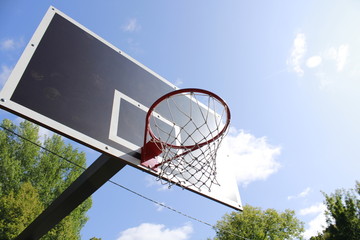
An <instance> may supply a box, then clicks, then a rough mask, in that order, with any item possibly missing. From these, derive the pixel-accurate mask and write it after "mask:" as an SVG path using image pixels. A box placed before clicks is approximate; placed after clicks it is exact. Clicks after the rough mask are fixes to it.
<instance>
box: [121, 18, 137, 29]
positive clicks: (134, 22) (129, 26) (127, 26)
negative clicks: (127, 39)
mask: <svg viewBox="0 0 360 240" xmlns="http://www.w3.org/2000/svg"><path fill="white" fill-rule="evenodd" d="M122 29H123V30H124V31H125V32H136V31H139V30H140V29H141V25H140V24H139V23H138V21H137V19H136V18H132V19H129V20H128V22H127V23H126V24H124V25H123V26H122Z"/></svg>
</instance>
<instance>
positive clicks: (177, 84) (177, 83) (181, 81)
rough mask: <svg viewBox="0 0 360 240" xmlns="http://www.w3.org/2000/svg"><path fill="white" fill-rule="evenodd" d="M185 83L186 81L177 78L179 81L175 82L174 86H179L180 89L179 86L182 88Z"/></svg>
mask: <svg viewBox="0 0 360 240" xmlns="http://www.w3.org/2000/svg"><path fill="white" fill-rule="evenodd" d="M183 83H184V81H183V80H182V79H181V78H177V79H176V80H175V83H174V85H175V86H177V87H179V86H181V85H182V84H183Z"/></svg>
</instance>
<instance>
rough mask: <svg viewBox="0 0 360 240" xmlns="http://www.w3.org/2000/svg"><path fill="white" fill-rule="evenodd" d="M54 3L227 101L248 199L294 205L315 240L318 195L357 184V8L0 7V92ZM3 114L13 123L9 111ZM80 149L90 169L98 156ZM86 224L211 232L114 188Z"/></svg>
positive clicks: (163, 234)
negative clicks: (83, 152) (86, 158)
mask: <svg viewBox="0 0 360 240" xmlns="http://www.w3.org/2000/svg"><path fill="white" fill-rule="evenodd" d="M50 5H53V6H54V7H56V8H58V9H59V10H60V11H62V12H64V13H65V14H67V15H68V16H70V17H71V18H73V19H74V20H76V21H77V22H79V23H81V24H82V25H84V26H85V27H87V28H88V29H90V30H91V31H93V32H95V33H96V34H98V35H99V36H101V37H102V38H104V39H106V40H107V41H108V42H110V43H112V44H113V45H115V46H116V47H118V48H120V49H121V50H123V51H124V52H126V53H127V54H128V55H130V56H132V57H133V58H135V59H136V60H138V61H139V62H141V63H142V64H144V65H145V66H147V67H149V68H150V69H152V70H153V71H155V72H156V73H158V74H160V75H161V76H163V77H164V78H166V79H167V80H168V81H170V82H172V83H174V84H176V85H177V86H179V87H180V88H185V87H196V88H204V89H207V90H210V91H213V92H215V93H217V94H218V95H220V96H222V97H223V98H224V99H225V100H226V101H227V103H228V104H229V106H230V108H231V111H232V123H231V127H232V129H231V131H230V133H229V135H228V138H227V139H226V141H225V143H224V145H225V146H224V149H226V151H225V152H226V153H224V154H226V155H229V164H231V165H232V166H234V169H236V176H237V181H238V185H239V190H240V193H241V198H242V202H243V203H244V204H250V205H252V206H258V207H262V208H264V209H266V208H275V209H277V210H280V211H283V210H285V209H287V208H290V209H293V210H295V211H296V214H297V216H298V218H300V219H301V220H303V221H304V222H305V223H306V225H305V227H306V233H305V236H306V237H310V236H312V234H315V233H316V231H318V230H320V229H321V224H323V223H324V217H323V211H324V206H323V204H322V201H323V196H322V194H321V192H320V191H325V192H327V193H330V192H333V191H334V190H335V189H337V188H351V187H353V186H354V184H355V181H356V180H359V174H358V172H359V170H360V161H359V155H360V153H359V147H358V145H359V140H358V136H359V135H360V125H359V122H360V109H359V107H358V102H359V100H360V99H359V96H360V95H359V94H360V71H359V69H360V68H359V67H360V57H359V56H360V44H359V42H360V29H359V28H358V24H357V23H358V22H359V21H360V18H359V15H358V12H359V10H360V3H359V2H358V1H355V0H342V1H340V0H339V1H336V0H330V1H329V0H318V1H310V0H306V1H292V2H289V1H284V0H277V1H275V0H274V1H266V2H265V1H251V2H250V1H240V0H239V1H235V0H233V1H222V2H219V1H212V0H211V1H205V0H201V1H196V2H195V1H189V0H185V1H177V2H175V1H164V0H162V1H160V0H159V1H140V0H139V1H115V0H112V1H98V0H91V1H84V0H79V1H76V2H75V1H69V0H62V1H46V0H44V1H25V0H11V1H10V0H2V1H1V2H0V82H1V85H3V84H4V82H5V81H6V79H7V77H8V76H9V74H10V72H11V70H12V69H13V67H14V66H15V64H16V62H17V60H18V59H19V57H20V55H21V53H22V51H23V50H24V48H25V46H26V44H27V42H28V41H29V40H30V38H31V36H32V34H33V32H34V31H35V29H36V27H37V25H38V24H39V22H40V21H41V19H42V17H43V15H44V14H45V12H46V11H47V9H48V7H49V6H50ZM0 117H1V118H4V117H8V118H11V119H14V120H17V117H16V116H13V115H10V114H9V113H6V112H5V111H2V110H1V112H0ZM17 121H18V120H17ZM43 132H44V133H47V134H49V132H47V131H45V130H43ZM76 146H78V147H79V148H80V149H82V150H84V151H85V152H86V153H87V154H88V162H89V164H90V163H91V162H92V161H94V159H95V158H96V157H97V156H98V153H96V152H95V151H93V150H90V149H87V148H85V147H82V146H80V145H78V144H76ZM113 180H114V181H116V182H119V183H120V184H122V185H124V186H126V187H129V188H130V189H132V190H134V191H136V192H139V193H141V194H144V195H146V196H147V197H149V198H151V199H154V200H156V201H158V202H161V203H164V204H166V205H168V206H171V207H173V208H174V209H176V210H178V211H181V212H183V213H186V214H188V215H191V216H193V217H195V218H198V219H201V220H203V221H205V222H208V223H210V224H215V223H216V221H217V220H219V219H220V218H221V216H222V215H223V214H224V213H227V212H230V211H232V210H231V209H229V208H227V207H225V206H222V205H220V204H218V203H215V202H213V201H211V200H208V199H205V198H203V197H201V196H197V195H196V194H193V193H190V192H187V191H183V190H181V189H178V188H176V187H175V188H172V189H170V190H166V189H164V188H163V187H162V186H160V185H158V184H157V183H156V182H155V181H154V180H153V178H151V177H149V176H148V175H147V174H145V173H143V172H140V171H138V170H136V169H133V168H130V167H126V168H125V169H124V170H122V171H121V172H120V173H118V174H117V175H116V176H115V177H114V179H113ZM89 217H90V220H89V222H88V223H87V225H86V226H85V228H84V229H83V231H82V239H89V238H91V237H93V236H96V237H101V238H102V239H110V240H128V239H132V240H136V239H175V240H185V239H186V240H190V239H206V238H207V237H213V236H214V235H215V232H214V231H213V230H212V229H211V228H210V227H209V226H207V225H205V224H203V223H200V222H197V221H194V220H192V219H190V218H187V217H185V216H183V215H180V214H178V213H175V212H173V211H171V210H168V209H164V208H161V207H159V206H157V205H155V204H153V203H152V202H149V201H147V200H145V199H143V198H141V197H138V196H137V195H134V194H132V193H130V192H128V191H125V190H123V189H121V188H119V187H116V186H115V185H112V184H109V183H108V184H105V185H104V186H103V187H102V188H101V189H100V190H99V191H98V192H96V193H95V194H94V195H93V208H92V209H91V210H90V211H89ZM149 232H151V233H152V234H153V235H154V237H153V238H151V237H149V236H150V235H149ZM155 235H156V236H155ZM146 237H148V238H146Z"/></svg>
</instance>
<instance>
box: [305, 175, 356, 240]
mask: <svg viewBox="0 0 360 240" xmlns="http://www.w3.org/2000/svg"><path fill="white" fill-rule="evenodd" d="M323 194H324V197H325V204H326V208H327V210H326V212H325V215H326V222H327V227H326V229H325V230H324V231H323V232H322V233H320V234H318V236H314V237H312V238H311V239H312V240H326V239H334V240H342V239H346V240H358V239H360V198H359V196H360V182H356V185H355V189H351V190H345V189H338V190H336V191H335V193H332V194H330V195H328V194H326V193H323Z"/></svg>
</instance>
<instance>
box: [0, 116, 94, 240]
mask: <svg viewBox="0 0 360 240" xmlns="http://www.w3.org/2000/svg"><path fill="white" fill-rule="evenodd" d="M1 126H2V127H3V128H2V129H0V239H12V238H13V237H14V236H17V235H18V234H19V233H20V232H21V231H22V230H23V229H24V228H25V227H27V226H28V225H29V224H30V223H31V222H32V221H33V220H34V219H35V218H36V217H37V216H38V215H39V214H40V213H41V212H42V210H43V209H45V208H46V207H47V206H49V205H50V203H51V202H52V201H53V200H54V199H55V198H56V197H57V196H59V195H60V194H61V193H62V192H63V191H64V190H65V189H66V188H67V187H68V186H69V185H70V184H71V183H72V182H73V181H74V180H75V179H76V178H77V177H78V176H79V175H80V174H81V173H82V169H80V168H78V167H76V166H74V165H73V164H71V163H69V162H67V161H64V160H63V159H61V158H59V157H58V156H56V155H54V154H50V153H49V152H48V151H45V150H44V149H43V148H45V149H49V150H51V151H52V152H56V153H57V154H58V155H59V156H63V157H64V158H66V159H69V160H70V161H72V162H74V163H76V164H77V165H79V166H83V167H85V164H86V159H85V154H84V153H81V152H78V150H77V149H74V148H73V147H72V146H71V145H70V144H65V142H64V141H63V139H62V138H61V137H60V136H59V135H53V136H51V137H47V138H45V140H44V141H40V137H39V127H38V126H36V125H34V124H32V123H30V122H28V121H24V122H21V123H20V124H19V126H17V125H15V124H14V123H12V122H11V121H10V120H6V119H5V120H4V121H3V122H2V123H1ZM6 129H8V130H10V131H8V130H6ZM12 132H14V133H16V134H13V133H12ZM18 135H20V136H23V137H24V138H21V137H19V136H18ZM26 139H28V140H30V141H31V142H34V143H36V144H37V145H35V144H33V143H31V142H30V141H28V140H26ZM39 146H43V148H40V147H39ZM90 207H91V199H90V198H89V199H88V200H86V201H85V202H84V203H83V204H82V205H80V206H79V207H78V208H76V209H75V210H74V211H73V212H72V213H71V214H70V215H69V216H67V217H66V218H65V219H63V220H62V221H61V222H60V223H59V224H58V225H57V226H56V227H55V228H53V229H52V230H51V231H50V232H49V233H48V234H46V235H45V236H44V237H42V238H41V239H42V240H48V239H52V240H60V239H64V240H65V239H80V230H81V228H82V227H83V226H84V224H85V223H86V221H87V217H86V212H87V210H88V209H89V208H90Z"/></svg>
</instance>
